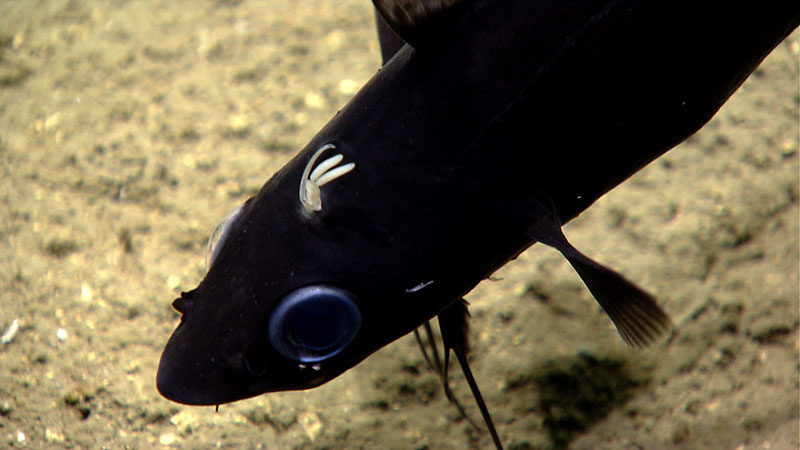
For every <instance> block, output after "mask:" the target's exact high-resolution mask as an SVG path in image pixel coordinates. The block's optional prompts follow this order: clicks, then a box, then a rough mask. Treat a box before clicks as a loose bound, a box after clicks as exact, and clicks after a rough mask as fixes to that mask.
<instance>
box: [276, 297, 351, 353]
mask: <svg viewBox="0 0 800 450" xmlns="http://www.w3.org/2000/svg"><path fill="white" fill-rule="evenodd" d="M360 328H361V312H360V311H359V309H358V305H357V304H356V299H355V296H353V295H352V294H351V293H349V292H347V291H345V290H344V289H339V288H337V287H333V286H328V285H321V284H317V285H311V286H305V287H301V288H298V289H295V290H294V291H292V292H290V293H289V294H288V295H286V297H284V298H283V300H281V302H280V304H279V305H278V306H277V307H276V308H275V310H274V311H273V312H272V316H271V317H270V319H269V340H270V342H271V343H272V346H273V347H275V349H276V350H277V351H278V352H279V353H280V354H282V355H283V356H285V357H287V358H289V359H292V360H294V361H298V362H301V363H316V362H320V361H323V360H326V359H328V358H330V357H332V356H334V355H336V354H338V353H339V352H341V351H342V350H343V349H344V348H345V347H347V345H349V344H350V343H351V342H352V341H353V339H354V338H355V337H356V334H358V330H359V329H360Z"/></svg>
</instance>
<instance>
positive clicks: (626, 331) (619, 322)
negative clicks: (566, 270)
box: [529, 194, 672, 347]
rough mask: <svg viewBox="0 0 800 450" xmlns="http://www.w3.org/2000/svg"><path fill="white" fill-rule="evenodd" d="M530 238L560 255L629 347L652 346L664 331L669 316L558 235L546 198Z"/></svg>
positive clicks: (538, 204) (541, 197)
mask: <svg viewBox="0 0 800 450" xmlns="http://www.w3.org/2000/svg"><path fill="white" fill-rule="evenodd" d="M532 213H533V214H532V217H533V219H534V220H533V222H532V224H531V225H530V228H529V237H530V238H532V239H535V240H536V241H538V242H541V243H543V244H545V245H548V246H550V247H553V248H555V249H556V250H558V251H560V252H561V253H562V254H563V255H564V257H566V258H567V261H569V263H570V264H571V265H572V267H573V268H574V269H575V271H576V272H578V275H579V276H580V277H581V279H582V280H583V282H584V284H586V287H587V288H589V291H590V292H591V293H592V295H593V296H594V298H595V299H596V300H597V302H598V303H600V306H602V307H603V310H604V311H605V312H606V314H608V316H609V317H610V318H611V321H612V322H614V325H615V326H616V327H617V331H619V334H620V335H621V336H622V339H623V340H625V342H626V343H627V344H628V345H630V346H631V347H643V346H645V345H648V344H650V343H652V342H654V341H655V340H656V339H658V338H659V337H660V336H661V335H663V334H664V333H665V332H666V331H667V330H669V329H670V327H671V326H672V325H671V322H670V320H669V316H667V313H665V312H664V310H662V309H661V307H660V306H658V303H656V300H655V298H653V296H652V295H650V294H648V293H647V292H645V291H644V290H642V289H640V288H639V287H637V286H636V285H634V284H633V283H631V282H630V281H628V280H626V279H625V278H624V277H623V276H622V275H620V274H618V273H617V272H615V271H613V270H611V269H609V268H608V267H605V266H603V265H601V264H599V263H597V262H595V261H593V260H592V259H590V258H589V257H587V256H585V255H584V254H583V253H581V252H579V251H578V250H577V249H576V248H575V247H573V246H572V245H571V244H570V243H569V242H568V241H567V238H566V237H565V236H564V233H563V232H562V231H561V222H560V221H559V219H558V216H557V214H556V212H555V207H554V206H553V204H552V202H551V201H550V199H549V198H547V197H545V196H544V195H541V194H540V195H537V196H536V201H535V205H534V211H532Z"/></svg>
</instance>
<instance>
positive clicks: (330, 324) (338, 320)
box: [292, 302, 347, 352]
mask: <svg viewBox="0 0 800 450" xmlns="http://www.w3.org/2000/svg"><path fill="white" fill-rule="evenodd" d="M346 323H347V318H346V315H345V314H344V313H343V311H341V310H340V309H339V308H337V307H336V306H335V305H334V304H333V303H328V302H320V303H317V304H315V305H313V307H309V308H303V311H302V312H301V313H300V314H298V315H297V317H296V319H295V321H294V324H293V326H292V340H294V341H295V342H296V343H298V344H300V345H301V346H303V347H305V348H306V349H308V350H312V351H318V352H319V351H325V350H328V349H330V348H333V347H336V346H337V345H338V344H339V342H340V341H341V339H342V337H343V336H344V335H345V333H344V330H343V328H344V327H345V326H346Z"/></svg>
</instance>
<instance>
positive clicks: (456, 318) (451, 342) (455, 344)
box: [439, 298, 503, 450]
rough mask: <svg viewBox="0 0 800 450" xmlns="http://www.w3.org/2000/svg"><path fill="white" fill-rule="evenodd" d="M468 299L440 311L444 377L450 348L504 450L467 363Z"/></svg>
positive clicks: (494, 440) (495, 437)
mask: <svg viewBox="0 0 800 450" xmlns="http://www.w3.org/2000/svg"><path fill="white" fill-rule="evenodd" d="M467 305H468V303H467V301H466V300H464V299H463V298H462V299H461V300H459V301H457V302H455V303H453V304H452V305H450V306H448V307H447V309H445V310H444V311H442V312H440V313H439V329H440V330H441V331H442V342H443V343H444V366H443V367H442V374H443V377H444V379H445V380H446V379H447V369H448V363H449V360H450V350H453V353H455V355H456V359H457V360H458V364H459V365H460V366H461V371H462V372H463V373H464V378H466V379H467V384H469V389H470V390H471V391H472V396H473V397H474V398H475V402H476V403H477V404H478V408H479V409H480V410H481V415H482V416H483V421H484V422H485V423H486V427H487V428H489V434H491V436H492V441H493V442H494V445H495V447H496V448H497V449H498V450H503V444H502V443H501V442H500V437H499V436H498V435H497V430H496V429H495V426H494V422H493V421H492V416H491V415H490V414H489V409H488V408H487V407H486V403H485V402H484V401H483V396H482V395H481V391H480V389H478V383H476V382H475V378H474V377H473V376H472V370H470V368H469V364H468V363H467V352H469V339H468V338H469V317H470V316H469V310H468V309H467Z"/></svg>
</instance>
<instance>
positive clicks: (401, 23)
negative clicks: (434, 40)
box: [372, 0, 464, 48]
mask: <svg viewBox="0 0 800 450" xmlns="http://www.w3.org/2000/svg"><path fill="white" fill-rule="evenodd" d="M462 1H464V0H372V3H373V4H374V5H375V9H377V10H378V12H380V14H381V16H382V17H383V18H384V19H385V20H386V23H388V24H389V26H391V27H392V29H393V30H394V31H395V32H396V33H397V34H398V35H399V36H400V37H401V38H403V40H404V41H406V42H408V43H409V44H411V45H412V46H414V48H417V46H418V45H420V44H421V43H422V41H424V40H425V36H426V35H427V34H430V31H431V29H432V28H434V27H435V26H436V22H438V20H439V19H440V18H441V17H442V13H443V12H445V11H446V10H447V9H449V8H452V7H453V6H455V5H457V4H458V3H461V2H462Z"/></svg>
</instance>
